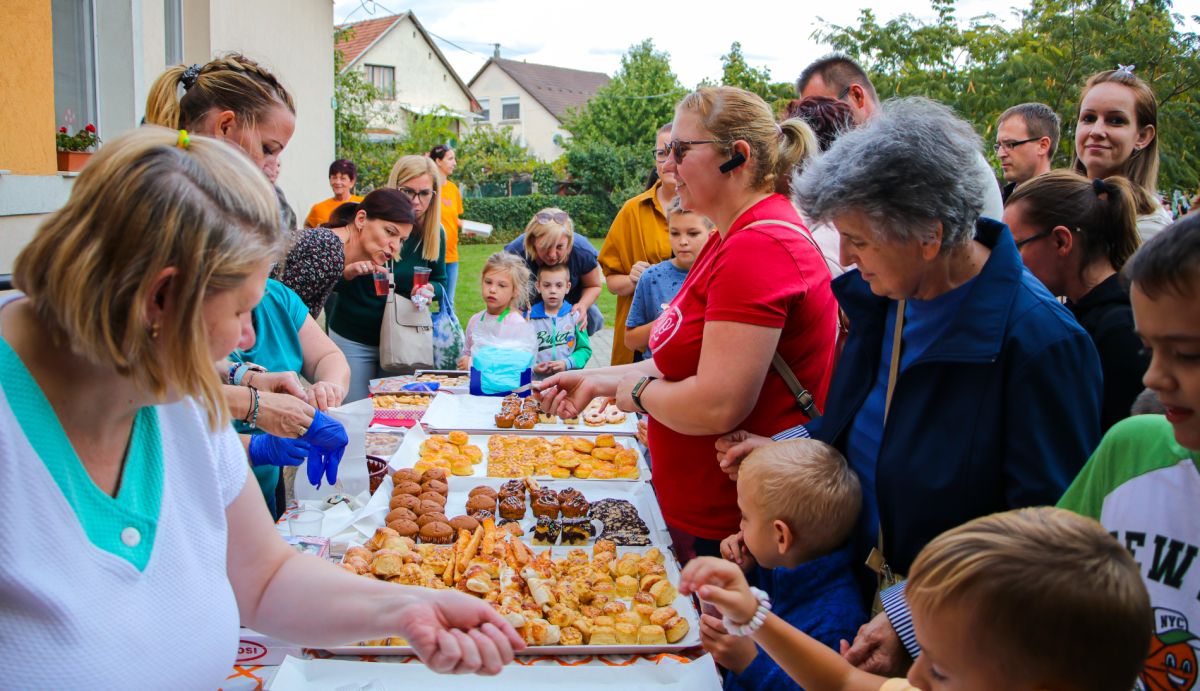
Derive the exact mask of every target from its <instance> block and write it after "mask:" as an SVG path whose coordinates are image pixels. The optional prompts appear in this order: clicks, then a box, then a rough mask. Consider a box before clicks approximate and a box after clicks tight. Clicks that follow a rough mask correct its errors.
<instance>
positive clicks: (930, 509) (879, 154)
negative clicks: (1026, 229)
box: [726, 98, 1101, 671]
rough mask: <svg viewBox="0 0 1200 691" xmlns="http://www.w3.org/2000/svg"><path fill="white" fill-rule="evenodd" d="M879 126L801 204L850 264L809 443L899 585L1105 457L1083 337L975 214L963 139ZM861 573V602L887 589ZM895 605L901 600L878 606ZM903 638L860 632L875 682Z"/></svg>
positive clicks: (863, 552) (942, 129) (819, 165)
mask: <svg viewBox="0 0 1200 691" xmlns="http://www.w3.org/2000/svg"><path fill="white" fill-rule="evenodd" d="M883 111H884V112H883V117H878V118H874V119H872V120H871V121H869V122H868V123H866V124H865V125H863V126H862V127H860V128H858V129H856V130H854V131H852V132H848V133H846V134H844V135H842V136H841V137H840V138H839V139H838V140H837V141H836V142H835V143H834V144H833V146H832V147H830V149H829V151H828V152H827V153H826V155H825V156H823V157H822V158H821V159H819V160H818V161H816V162H814V163H812V164H811V165H809V166H808V167H807V169H806V170H805V171H804V172H803V175H802V176H801V178H800V180H799V184H798V186H797V188H796V190H795V191H796V201H797V202H798V204H799V206H800V207H801V208H803V209H804V210H805V211H806V212H807V213H808V214H809V215H810V216H811V217H812V218H814V219H817V220H821V221H829V222H832V223H833V224H834V225H835V226H836V227H837V229H838V232H839V234H840V235H841V263H842V264H843V265H850V264H855V265H857V267H858V268H857V269H856V270H853V271H850V272H848V273H847V274H845V275H843V276H841V277H840V278H838V279H837V280H835V281H834V283H833V289H834V294H835V295H836V296H837V298H838V302H839V303H840V304H841V306H842V308H843V309H844V310H845V311H846V314H847V316H848V317H849V320H850V324H851V328H850V335H849V337H848V339H847V341H846V345H845V350H844V351H843V354H842V358H841V360H840V361H839V363H838V366H837V370H836V372H835V373H834V378H833V383H832V385H831V388H830V393H829V397H828V407H827V409H826V411H825V415H824V416H823V417H821V418H819V419H817V420H815V421H813V422H811V423H809V424H808V425H807V428H808V432H809V433H811V435H812V436H813V437H815V438H817V439H820V440H822V441H825V442H828V443H830V444H832V445H834V446H835V447H837V448H838V449H839V450H841V451H842V452H843V453H845V454H846V457H847V458H848V459H849V461H850V464H851V466H852V467H853V468H854V470H855V471H856V472H857V473H858V475H859V478H861V481H862V487H863V511H862V515H861V517H860V521H859V526H858V529H857V530H856V536H855V538H854V540H855V542H856V543H857V544H856V545H855V549H856V550H857V551H858V552H859V553H860V557H859V558H860V559H862V560H868V556H870V560H869V561H870V563H871V564H873V565H874V566H875V567H878V568H877V573H880V574H887V575H891V574H895V575H896V576H897V577H899V578H902V576H900V574H903V573H905V572H907V571H908V569H909V567H910V565H911V564H912V561H913V559H914V557H915V556H916V554H917V552H919V551H920V550H921V548H922V547H924V546H925V544H926V543H928V542H929V541H930V540H931V539H933V538H934V537H935V536H937V535H938V534H940V533H942V532H944V531H946V530H948V529H950V528H953V527H955V526H958V525H961V524H963V523H965V522H967V521H969V520H971V519H973V518H976V517H978V516H983V515H986V514H990V513H993V512H996V511H1004V510H1007V509H1012V508H1017V507H1023V506H1038V505H1046V504H1054V503H1055V502H1056V501H1057V500H1058V498H1059V497H1060V496H1061V495H1062V493H1063V491H1064V490H1065V489H1066V488H1067V485H1068V484H1070V482H1071V480H1072V479H1073V478H1074V477H1075V475H1076V473H1077V472H1078V471H1079V469H1080V468H1081V467H1082V466H1083V463H1084V462H1085V461H1086V460H1087V458H1088V455H1089V454H1090V453H1091V452H1092V451H1093V449H1094V448H1095V447H1096V444H1097V443H1098V442H1099V439H1100V401H1101V374H1100V362H1099V359H1098V357H1097V355H1096V350H1095V348H1094V346H1093V345H1092V342H1091V339H1090V338H1088V335H1087V334H1086V333H1085V332H1084V330H1083V329H1082V328H1080V326H1079V325H1078V324H1077V323H1076V322H1075V319H1074V318H1073V317H1072V316H1071V313H1070V312H1069V311H1067V309H1066V308H1065V307H1063V305H1061V304H1059V303H1058V302H1057V301H1056V300H1055V299H1054V297H1053V296H1052V295H1051V294H1050V293H1049V292H1048V291H1047V290H1046V288H1045V287H1044V286H1042V284H1041V283H1039V282H1038V280H1037V279H1036V278H1034V277H1033V276H1032V274H1030V273H1029V272H1028V271H1027V270H1025V267H1024V266H1023V264H1022V262H1021V256H1020V254H1019V253H1018V251H1017V247H1016V245H1015V244H1014V243H1013V239H1012V235H1011V234H1010V233H1009V230H1008V228H1007V227H1005V226H1004V225H1002V224H1001V223H998V222H996V221H992V220H990V219H986V218H981V217H980V209H981V207H982V203H983V202H982V200H983V198H984V185H987V184H992V181H990V180H985V179H984V178H983V176H981V175H976V174H974V173H973V172H972V171H973V170H974V165H973V160H974V158H975V157H976V156H978V152H979V151H980V149H981V140H980V138H979V136H978V135H977V134H976V133H975V131H974V130H973V129H972V128H971V126H970V125H968V124H967V123H966V122H964V121H962V120H961V119H959V118H958V117H956V116H955V115H954V114H953V112H951V111H950V109H949V108H946V107H945V106H942V105H940V104H937V103H934V102H933V101H929V100H927V99H921V98H908V99H898V100H893V101H890V102H888V103H887V104H885V105H884V108H883ZM786 434H787V433H782V434H780V435H777V438H778V437H782V436H785V435H786ZM759 441H761V440H753V439H752V440H750V441H749V443H743V444H741V445H740V447H741V449H739V451H743V450H745V449H746V448H747V447H750V446H753V445H755V444H756V443H758V442H759ZM727 455H729V454H727ZM730 460H731V459H728V458H727V459H726V462H727V463H728V462H729V461H730ZM859 563H861V562H859ZM862 575H863V576H865V577H866V578H865V579H864V592H869V588H870V589H873V586H875V585H877V583H878V582H881V581H883V580H885V579H882V578H881V579H879V581H877V580H876V577H875V574H871V573H870V572H869V571H867V570H866V569H865V568H864V569H863V574H862ZM887 580H891V579H887ZM868 584H869V586H868ZM897 600H899V601H901V604H902V588H898V589H894V590H893V591H888V592H886V593H884V598H883V604H884V608H885V609H887V610H888V611H889V612H890V611H891V609H890V608H891V606H892V603H893V602H894V601H897ZM881 617H886V613H885V614H884V615H881ZM894 623H895V624H896V626H895V630H894V631H893V629H892V627H891V626H890V624H889V623H888V620H887V619H886V618H877V619H876V621H874V622H871V623H869V624H867V625H866V626H865V627H864V629H863V630H862V631H860V632H859V638H858V640H856V642H855V646H854V647H853V648H851V649H850V650H848V651H846V654H847V657H848V658H850V659H851V661H853V662H855V663H856V664H859V663H866V665H867V666H868V667H872V666H874V667H875V668H877V669H880V668H882V667H883V666H882V665H880V664H879V663H880V662H881V661H883V660H885V659H888V660H891V661H897V660H903V658H904V654H903V651H902V650H901V648H900V645H899V641H898V640H897V636H896V634H897V633H898V634H900V635H899V638H900V639H903V640H904V642H905V644H906V647H907V644H908V643H909V642H912V643H913V644H914V645H913V646H912V647H910V648H909V650H915V640H913V636H912V628H911V625H907V624H904V625H902V624H901V623H900V622H899V621H895V622H894ZM885 634H886V635H885ZM884 671H886V670H884ZM892 671H898V670H895V669H893V670H892Z"/></svg>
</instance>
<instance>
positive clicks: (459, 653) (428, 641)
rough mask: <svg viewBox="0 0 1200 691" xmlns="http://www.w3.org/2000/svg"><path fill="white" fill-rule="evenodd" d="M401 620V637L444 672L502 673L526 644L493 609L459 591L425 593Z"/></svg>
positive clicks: (434, 666) (405, 610) (407, 606)
mask: <svg viewBox="0 0 1200 691" xmlns="http://www.w3.org/2000/svg"><path fill="white" fill-rule="evenodd" d="M412 597H413V601H412V603H411V604H409V605H406V606H405V607H403V608H402V609H401V610H400V612H399V615H398V616H397V617H396V620H397V622H398V624H399V628H400V630H401V633H403V634H404V638H405V639H407V640H408V643H409V645H411V646H412V647H413V649H414V650H415V651H416V653H417V656H418V657H420V658H421V661H422V662H424V663H425V664H426V665H428V667H429V668H430V669H432V670H433V671H435V672H437V673H439V674H471V673H476V674H487V675H493V674H499V673H500V669H501V668H502V667H503V666H504V665H506V664H508V663H510V662H512V660H513V652H514V651H520V650H523V649H524V648H525V641H524V640H523V639H522V638H521V637H520V636H519V635H517V632H516V631H515V630H514V629H513V627H512V625H511V624H509V623H508V622H507V621H505V620H504V618H503V617H501V616H500V614H499V613H497V612H496V610H494V609H492V606H491V605H489V604H488V603H486V602H484V601H483V600H480V599H478V598H475V597H472V596H470V595H465V594H463V593H460V592H457V591H454V590H429V591H425V590H422V591H420V594H419V595H415V596H412Z"/></svg>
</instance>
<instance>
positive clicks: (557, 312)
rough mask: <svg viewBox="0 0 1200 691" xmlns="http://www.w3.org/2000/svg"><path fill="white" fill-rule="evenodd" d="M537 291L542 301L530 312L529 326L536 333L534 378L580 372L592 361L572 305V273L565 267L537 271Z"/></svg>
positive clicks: (559, 265) (551, 267) (589, 346)
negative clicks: (570, 293) (578, 370)
mask: <svg viewBox="0 0 1200 691" xmlns="http://www.w3.org/2000/svg"><path fill="white" fill-rule="evenodd" d="M537 289H538V293H539V294H540V295H541V296H542V301H541V302H539V303H537V304H536V305H534V306H533V308H532V309H530V311H529V322H530V323H531V324H533V327H534V329H535V330H536V331H537V341H538V352H537V358H536V359H535V360H534V363H535V364H534V366H533V374H534V377H535V378H536V379H544V378H546V377H548V376H550V375H552V374H557V373H559V372H565V371H567V370H569V369H582V368H583V367H584V366H585V365H587V363H588V360H590V359H591V358H592V344H591V341H590V340H589V339H588V335H587V330H586V329H581V328H579V324H578V323H577V322H576V319H575V315H573V314H572V313H571V307H572V305H571V303H569V302H567V301H566V296H567V293H568V292H570V290H571V272H570V270H569V269H568V268H567V265H566V264H557V265H554V266H543V267H541V268H539V269H538V273H537Z"/></svg>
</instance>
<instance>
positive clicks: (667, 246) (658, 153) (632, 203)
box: [600, 123, 675, 365]
mask: <svg viewBox="0 0 1200 691" xmlns="http://www.w3.org/2000/svg"><path fill="white" fill-rule="evenodd" d="M670 141H671V123H667V124H666V125H663V126H662V127H661V128H659V130H658V135H657V137H656V140H655V143H654V169H655V172H656V173H657V175H658V179H657V180H656V181H655V182H654V183H653V184H652V185H651V186H650V188H649V189H647V190H646V191H645V192H643V193H641V194H639V195H638V196H636V197H634V198H633V199H630V200H629V201H627V202H625V204H624V206H622V207H621V210H620V211H618V212H617V217H616V218H614V219H613V222H612V226H610V227H609V229H608V235H607V236H606V237H605V238H604V246H603V247H601V248H600V268H601V269H602V270H603V271H604V281H605V285H607V286H608V290H609V292H611V293H612V294H613V295H616V296H617V316H616V323H615V324H613V347H612V364H614V365H626V364H629V363H631V362H633V361H634V360H635V359H638V358H636V356H635V354H634V351H632V350H630V349H629V348H627V347H626V346H625V320H626V319H627V318H628V317H629V308H630V307H631V306H632V305H633V292H634V290H635V289H636V288H637V284H638V281H639V280H641V277H642V272H643V271H645V270H646V269H648V268H650V267H651V266H654V265H655V264H658V263H660V262H664V261H666V260H668V259H670V258H671V240H670V237H668V231H667V216H666V212H665V209H666V208H667V207H668V206H670V204H671V200H672V199H674V198H675V175H674V174H664V172H663V166H664V165H665V164H666V162H667V144H668V143H669V142H670Z"/></svg>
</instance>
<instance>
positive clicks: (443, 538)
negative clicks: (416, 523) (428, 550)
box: [420, 523, 454, 545]
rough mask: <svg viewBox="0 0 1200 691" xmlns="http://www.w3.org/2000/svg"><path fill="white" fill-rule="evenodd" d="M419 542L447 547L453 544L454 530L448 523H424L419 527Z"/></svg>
mask: <svg viewBox="0 0 1200 691" xmlns="http://www.w3.org/2000/svg"><path fill="white" fill-rule="evenodd" d="M420 534H421V542H425V543H428V544H431V545H448V544H450V543H451V542H454V528H451V527H450V524H449V523H426V524H425V525H424V526H422V527H421V533H420Z"/></svg>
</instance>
